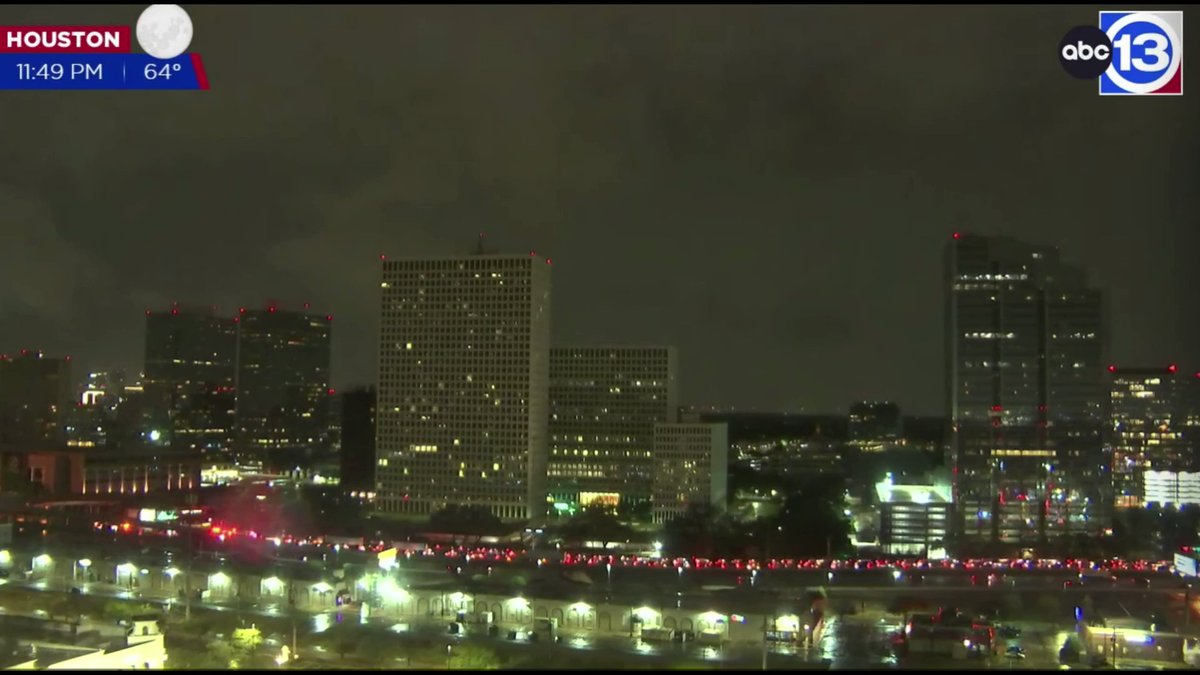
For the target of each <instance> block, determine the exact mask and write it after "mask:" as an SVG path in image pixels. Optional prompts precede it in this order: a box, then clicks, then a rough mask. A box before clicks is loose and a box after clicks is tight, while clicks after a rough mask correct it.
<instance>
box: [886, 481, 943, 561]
mask: <svg viewBox="0 0 1200 675" xmlns="http://www.w3.org/2000/svg"><path fill="white" fill-rule="evenodd" d="M875 493H876V497H877V498H878V501H879V544H880V548H881V549H882V551H883V553H885V554H888V555H920V556H923V557H937V556H936V555H935V552H936V551H937V550H938V549H944V547H945V542H946V534H947V529H948V527H949V525H950V509H951V505H952V504H951V492H950V486H949V485H948V484H945V483H936V482H933V483H928V484H922V485H898V484H894V483H892V478H891V474H888V477H887V478H885V479H884V480H883V481H882V482H880V483H878V484H876V486H875Z"/></svg>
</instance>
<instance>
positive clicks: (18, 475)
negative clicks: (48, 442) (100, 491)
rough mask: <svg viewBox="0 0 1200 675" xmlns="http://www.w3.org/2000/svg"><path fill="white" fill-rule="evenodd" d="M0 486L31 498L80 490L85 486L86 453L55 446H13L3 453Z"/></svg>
mask: <svg viewBox="0 0 1200 675" xmlns="http://www.w3.org/2000/svg"><path fill="white" fill-rule="evenodd" d="M0 462H3V465H4V471H3V477H2V478H0V490H3V491H4V492H14V493H22V494H24V495H26V496H27V497H28V498H30V499H40V498H46V497H61V496H65V495H71V494H79V493H80V491H81V490H82V489H83V454H82V453H81V452H63V451H55V450H32V451H22V450H9V451H6V452H4V453H3V454H2V456H0Z"/></svg>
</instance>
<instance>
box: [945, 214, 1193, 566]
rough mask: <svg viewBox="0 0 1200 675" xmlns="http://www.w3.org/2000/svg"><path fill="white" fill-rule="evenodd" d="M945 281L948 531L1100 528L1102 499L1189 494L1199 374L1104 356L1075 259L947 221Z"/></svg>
mask: <svg viewBox="0 0 1200 675" xmlns="http://www.w3.org/2000/svg"><path fill="white" fill-rule="evenodd" d="M945 291H946V295H945V299H946V306H945V319H946V332H945V337H946V342H945V345H946V351H945V356H946V365H945V378H946V379H945V385H946V389H945V390H946V405H947V411H946V416H947V422H948V427H949V429H948V434H949V438H948V446H949V456H948V465H949V467H950V469H951V472H952V485H953V496H952V501H953V503H954V507H955V513H956V519H955V520H956V522H955V523H954V525H955V527H954V528H951V529H952V531H954V534H955V535H956V536H957V538H959V539H965V540H976V541H990V542H997V543H1004V544H1030V545H1032V544H1036V543H1039V542H1045V541H1047V540H1050V539H1056V538H1060V537H1072V536H1086V537H1095V536H1103V535H1106V534H1111V532H1112V529H1111V528H1112V519H1113V510H1114V509H1115V508H1130V507H1141V506H1146V505H1149V504H1150V503H1160V504H1163V505H1175V506H1178V505H1182V504H1186V503H1196V502H1195V501H1189V499H1190V498H1189V497H1186V495H1190V494H1191V492H1189V489H1191V488H1188V487H1186V486H1187V485H1188V484H1189V482H1190V481H1192V480H1193V479H1192V478H1191V476H1194V475H1196V474H1195V473H1194V472H1195V471H1197V469H1198V468H1200V466H1198V465H1197V454H1198V452H1197V450H1198V445H1197V442H1198V440H1200V439H1197V436H1196V432H1197V431H1198V430H1200V427H1197V426H1196V419H1195V416H1196V412H1195V411H1197V410H1198V408H1197V405H1196V403H1197V402H1196V400H1195V399H1196V395H1197V394H1196V392H1197V390H1198V389H1200V375H1197V376H1194V377H1185V376H1184V375H1183V374H1182V373H1180V372H1178V371H1179V369H1178V368H1177V367H1176V366H1174V365H1163V366H1161V367H1155V368H1125V367H1118V366H1115V365H1110V358H1111V354H1110V352H1109V347H1108V337H1109V325H1110V317H1109V316H1108V314H1107V311H1106V303H1105V300H1104V295H1103V293H1102V292H1101V291H1100V290H1099V289H1098V288H1096V287H1095V286H1093V285H1091V284H1090V282H1089V281H1088V279H1087V276H1086V275H1085V274H1084V272H1083V271H1082V270H1080V269H1077V268H1075V267H1073V266H1071V265H1068V264H1067V263H1065V262H1063V260H1062V259H1061V257H1060V254H1059V252H1058V250H1057V249H1055V248H1052V247H1047V246H1035V245H1030V244H1027V243H1024V242H1020V241H1017V240H1014V239H1011V238H1007V237H985V236H975V235H968V234H961V235H960V234H955V235H954V237H953V238H952V239H951V241H950V242H949V243H948V245H947V248H946V256H945ZM1189 411H1190V412H1189ZM1181 483H1182V484H1183V485H1184V487H1180V488H1178V489H1175V490H1174V492H1171V491H1170V490H1166V489H1164V484H1168V485H1179V484H1181Z"/></svg>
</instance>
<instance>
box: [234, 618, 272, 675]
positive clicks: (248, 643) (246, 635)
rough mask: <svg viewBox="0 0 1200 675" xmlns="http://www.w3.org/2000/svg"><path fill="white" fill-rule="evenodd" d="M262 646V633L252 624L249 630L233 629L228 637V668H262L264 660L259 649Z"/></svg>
mask: <svg viewBox="0 0 1200 675" xmlns="http://www.w3.org/2000/svg"><path fill="white" fill-rule="evenodd" d="M262 644H263V635H262V631H261V630H259V629H258V627H257V626H255V625H253V624H252V625H251V626H250V627H249V628H235V629H234V630H233V633H232V634H231V635H230V636H229V647H230V651H231V652H232V658H231V660H230V667H231V668H253V669H257V668H260V667H263V666H264V665H265V663H264V661H265V660H266V659H265V658H264V655H263V654H262V652H261V649H260V648H261V647H262Z"/></svg>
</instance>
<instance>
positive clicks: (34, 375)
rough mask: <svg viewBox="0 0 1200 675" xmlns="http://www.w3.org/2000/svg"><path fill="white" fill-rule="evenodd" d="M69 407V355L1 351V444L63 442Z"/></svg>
mask: <svg viewBox="0 0 1200 675" xmlns="http://www.w3.org/2000/svg"><path fill="white" fill-rule="evenodd" d="M71 407H72V401H71V359H70V357H65V358H51V357H47V356H46V355H45V354H43V353H42V352H40V351H29V350H22V351H21V353H19V354H16V355H13V356H9V355H7V354H5V355H0V445H5V444H10V445H22V446H25V447H30V446H40V447H51V446H56V445H59V444H61V443H64V442H65V441H66V431H65V429H66V421H67V420H66V412H67V410H68V409H69V408H71Z"/></svg>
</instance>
